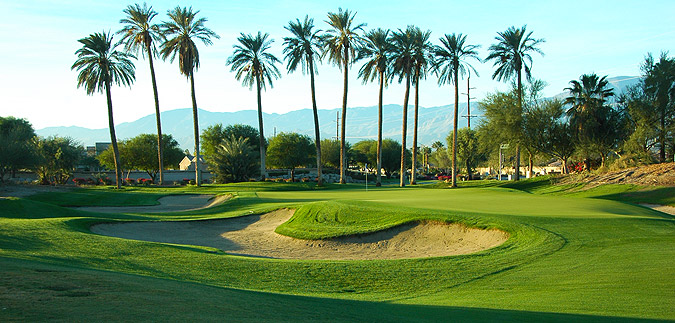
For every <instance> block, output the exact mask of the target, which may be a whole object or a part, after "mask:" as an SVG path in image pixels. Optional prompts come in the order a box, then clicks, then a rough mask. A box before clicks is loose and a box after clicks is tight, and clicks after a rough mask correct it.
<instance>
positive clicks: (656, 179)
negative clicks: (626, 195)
mask: <svg viewBox="0 0 675 323" xmlns="http://www.w3.org/2000/svg"><path fill="white" fill-rule="evenodd" d="M558 183H560V184H576V183H588V185H586V186H585V188H590V187H594V186H599V185H603V184H636V185H644V186H650V185H653V186H675V163H662V164H653V165H646V166H639V167H631V168H626V169H622V170H618V171H612V172H607V173H604V174H572V175H568V176H564V177H561V178H560V180H559V182H558Z"/></svg>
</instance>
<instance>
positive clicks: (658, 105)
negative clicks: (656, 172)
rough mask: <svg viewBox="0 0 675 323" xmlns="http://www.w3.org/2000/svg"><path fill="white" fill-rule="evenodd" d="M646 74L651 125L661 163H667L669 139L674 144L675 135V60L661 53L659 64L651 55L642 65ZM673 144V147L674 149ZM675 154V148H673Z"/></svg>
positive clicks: (645, 81) (645, 88)
mask: <svg viewBox="0 0 675 323" xmlns="http://www.w3.org/2000/svg"><path fill="white" fill-rule="evenodd" d="M642 71H643V74H644V83H643V84H644V85H643V87H644V93H645V94H646V95H647V97H648V98H649V101H651V102H650V103H651V104H650V105H649V107H651V108H652V109H651V110H652V113H651V114H652V118H650V119H651V120H649V121H651V122H649V124H651V125H652V127H653V128H655V129H656V132H657V138H656V140H657V142H658V145H659V161H660V162H662V163H663V162H665V161H666V149H667V146H668V143H669V139H670V141H671V142H672V138H673V135H674V133H675V58H672V57H668V53H665V52H664V53H661V57H660V58H659V61H658V62H655V61H654V58H653V57H652V56H651V54H648V55H647V57H646V58H645V62H644V63H643V65H642ZM672 145H674V144H672V143H671V147H672ZM673 151H674V153H675V148H673Z"/></svg>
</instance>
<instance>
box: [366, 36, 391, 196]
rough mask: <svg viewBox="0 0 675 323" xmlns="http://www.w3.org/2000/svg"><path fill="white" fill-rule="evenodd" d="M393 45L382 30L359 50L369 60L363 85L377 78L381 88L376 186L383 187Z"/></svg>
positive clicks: (378, 106) (378, 109) (378, 113)
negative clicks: (385, 114) (385, 104)
mask: <svg viewBox="0 0 675 323" xmlns="http://www.w3.org/2000/svg"><path fill="white" fill-rule="evenodd" d="M390 54H391V43H389V30H388V29H387V30H383V29H381V28H378V29H375V30H371V31H369V32H367V33H366V34H365V36H364V39H363V46H362V47H361V49H360V50H359V57H360V58H367V59H368V61H367V62H366V63H365V64H363V66H362V67H361V69H360V70H359V77H360V78H361V79H363V83H364V84H365V83H367V82H372V81H374V80H375V78H376V77H377V79H378V81H379V84H380V87H379V92H378V93H379V95H378V102H377V168H376V172H377V180H376V182H375V186H382V95H383V92H384V87H385V86H387V81H388V79H389V78H390V76H391V73H390V72H391V64H390V59H389V56H390Z"/></svg>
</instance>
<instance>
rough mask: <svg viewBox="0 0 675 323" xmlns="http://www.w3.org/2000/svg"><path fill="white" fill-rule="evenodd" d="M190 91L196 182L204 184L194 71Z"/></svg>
mask: <svg viewBox="0 0 675 323" xmlns="http://www.w3.org/2000/svg"><path fill="white" fill-rule="evenodd" d="M190 90H191V91H190V92H191V93H192V122H193V125H194V130H195V183H196V184H197V186H198V187H199V186H202V172H201V166H200V162H199V159H200V158H201V156H200V155H199V118H198V115H197V98H196V96H195V75H194V71H191V72H190Z"/></svg>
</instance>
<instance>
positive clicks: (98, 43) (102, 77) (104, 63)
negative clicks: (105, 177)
mask: <svg viewBox="0 0 675 323" xmlns="http://www.w3.org/2000/svg"><path fill="white" fill-rule="evenodd" d="M79 42H80V43H81V44H82V48H80V49H78V50H77V51H76V52H75V54H77V60H76V61H75V63H74V64H73V66H72V67H71V68H70V69H71V70H74V69H76V70H77V71H78V72H79V73H78V75H77V87H78V88H79V87H80V86H83V87H84V89H85V91H86V92H87V94H88V95H91V94H93V93H94V92H103V91H105V94H106V101H107V104H108V128H109V129H110V142H111V143H112V147H113V153H114V160H115V183H116V186H117V188H118V189H119V188H120V185H121V172H120V169H121V168H122V165H121V164H120V160H119V151H118V149H117V136H116V135H115V123H114V121H113V110H112V95H111V94H110V87H111V86H112V84H117V85H122V86H127V85H129V86H130V85H131V83H133V82H134V80H135V79H136V78H135V77H136V76H135V72H136V68H135V66H134V63H133V62H131V60H130V58H134V56H133V55H130V54H127V53H124V52H120V51H117V50H116V48H117V46H118V44H113V42H112V36H110V34H108V33H105V32H102V33H95V34H91V35H89V36H88V37H86V38H82V39H80V40H79Z"/></svg>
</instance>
